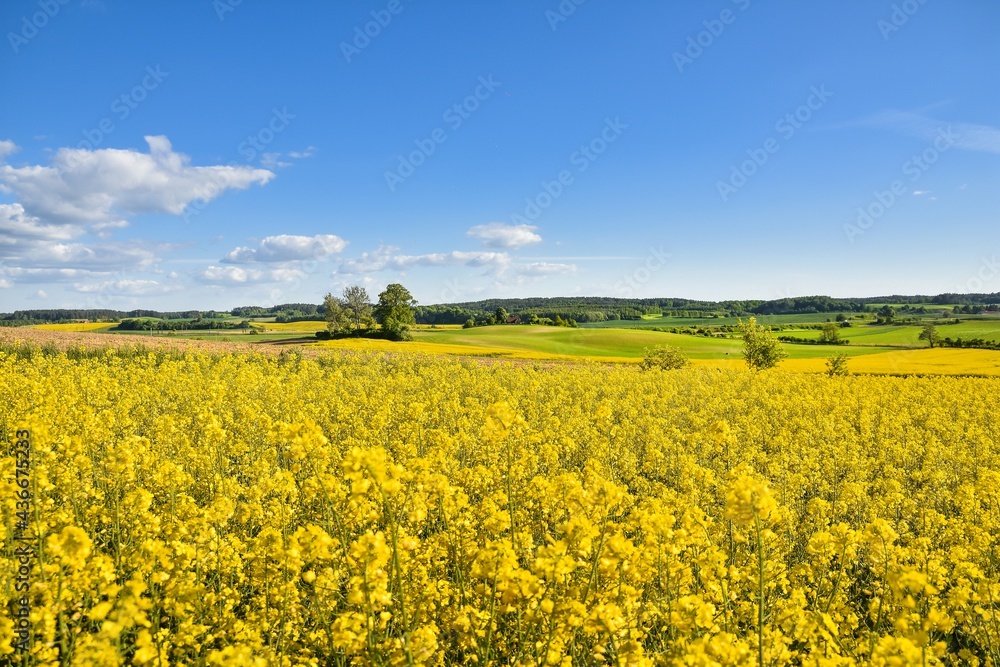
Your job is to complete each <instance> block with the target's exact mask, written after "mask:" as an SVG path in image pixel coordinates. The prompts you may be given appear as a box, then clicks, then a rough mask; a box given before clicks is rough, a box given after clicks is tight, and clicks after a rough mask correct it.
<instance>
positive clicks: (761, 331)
mask: <svg viewBox="0 0 1000 667" xmlns="http://www.w3.org/2000/svg"><path fill="white" fill-rule="evenodd" d="M737 322H738V323H739V329H740V334H741V335H742V336H743V358H744V359H746V362H747V366H749V367H750V368H752V369H754V370H758V371H760V370H764V369H765V368H771V367H772V366H776V365H777V364H778V362H779V361H781V360H782V359H784V358H785V357H787V356H788V353H787V352H785V351H784V350H783V349H782V348H781V344H780V343H778V340H777V339H776V338H775V337H774V336H772V335H771V329H770V327H765V326H763V325H761V324H757V318H756V317H751V318H750V319H748V320H747V321H746V322H744V321H743V320H737Z"/></svg>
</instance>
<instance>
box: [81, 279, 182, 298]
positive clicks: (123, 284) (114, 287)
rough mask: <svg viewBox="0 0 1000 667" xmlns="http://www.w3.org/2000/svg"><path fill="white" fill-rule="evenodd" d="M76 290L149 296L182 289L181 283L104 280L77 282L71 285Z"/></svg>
mask: <svg viewBox="0 0 1000 667" xmlns="http://www.w3.org/2000/svg"><path fill="white" fill-rule="evenodd" d="M73 289H75V290H76V291H77V292H83V293H85V294H94V293H104V294H113V295H121V296H150V295H156V294H167V293H169V292H176V291H178V290H181V289H183V286H182V285H164V284H162V283H159V282H157V281H156V280H129V279H123V280H106V281H104V282H101V283H89V284H84V283H77V284H75V285H73Z"/></svg>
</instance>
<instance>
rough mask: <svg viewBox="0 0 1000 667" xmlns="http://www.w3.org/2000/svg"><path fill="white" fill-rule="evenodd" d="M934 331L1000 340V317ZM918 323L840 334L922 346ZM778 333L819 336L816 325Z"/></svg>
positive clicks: (862, 341)
mask: <svg viewBox="0 0 1000 667" xmlns="http://www.w3.org/2000/svg"><path fill="white" fill-rule="evenodd" d="M934 326H935V327H936V328H937V332H938V335H939V336H940V337H941V338H951V339H952V340H957V339H959V338H962V339H963V340H970V339H973V338H982V339H984V340H991V341H998V342H1000V319H982V320H966V321H962V322H959V323H958V324H938V323H935V325H934ZM921 331H922V327H921V326H918V325H903V326H873V325H860V326H858V325H856V326H853V327H849V328H846V329H841V330H840V335H841V336H842V337H843V338H846V339H847V340H849V341H851V344H853V345H905V346H914V347H924V346H926V345H927V342H926V341H922V340H920V332H921ZM781 333H782V334H785V335H789V336H795V337H796V338H808V339H816V338H819V335H820V332H819V331H818V330H816V329H804V330H789V331H783V332H781Z"/></svg>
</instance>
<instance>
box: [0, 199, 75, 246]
mask: <svg viewBox="0 0 1000 667" xmlns="http://www.w3.org/2000/svg"><path fill="white" fill-rule="evenodd" d="M82 233H83V230H82V229H80V228H79V227H76V226H74V225H53V224H47V223H45V222H42V221H41V220H40V219H39V218H37V217H35V216H31V215H27V214H26V213H25V212H24V207H23V206H21V205H20V204H18V203H14V204H0V246H3V245H8V246H10V245H17V244H18V243H19V242H22V241H27V242H31V241H69V240H72V239H74V238H76V237H78V236H80V235H81V234H82Z"/></svg>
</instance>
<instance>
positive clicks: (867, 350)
mask: <svg viewBox="0 0 1000 667" xmlns="http://www.w3.org/2000/svg"><path fill="white" fill-rule="evenodd" d="M413 339H414V341H416V342H422V343H439V344H446V345H467V346H470V347H477V348H493V349H498V350H512V351H523V352H540V353H544V354H555V355H567V356H574V357H589V358H597V359H600V358H609V357H618V358H629V359H639V358H642V357H643V355H644V354H645V350H646V348H651V347H654V346H656V345H674V346H676V347H679V348H681V349H682V350H683V351H684V353H685V354H687V355H688V356H689V357H690V358H692V359H725V358H727V357H729V358H739V357H740V354H741V352H742V350H743V344H742V342H741V341H740V340H739V339H737V338H719V337H711V338H710V337H706V336H690V335H685V334H673V333H665V332H661V331H644V330H641V329H607V328H605V329H600V328H598V329H583V328H580V329H569V328H565V327H547V326H523V325H522V326H490V327H476V328H473V329H456V330H447V331H432V330H422V331H415V332H414V334H413ZM783 347H784V348H785V350H787V351H788V354H789V358H792V359H814V358H820V357H823V358H825V357H829V356H831V355H832V354H833V353H834V352H841V351H842V352H845V353H847V354H848V355H851V356H856V355H861V354H873V353H876V352H886V351H889V350H890V349H891V348H888V347H884V348H883V347H863V348H853V349H852V348H850V346H844V347H838V348H831V347H830V346H826V345H787V344H786V345H784V346H783Z"/></svg>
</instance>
